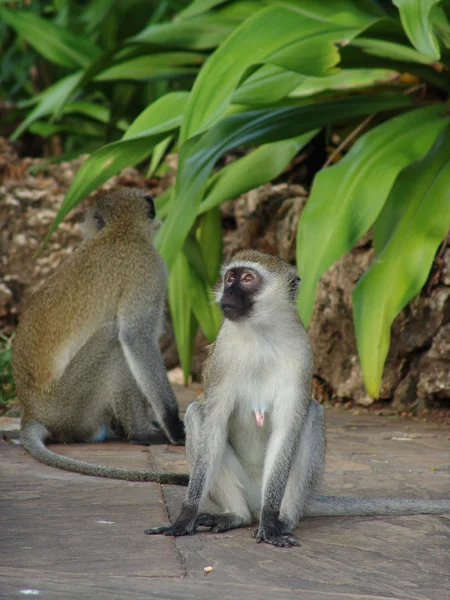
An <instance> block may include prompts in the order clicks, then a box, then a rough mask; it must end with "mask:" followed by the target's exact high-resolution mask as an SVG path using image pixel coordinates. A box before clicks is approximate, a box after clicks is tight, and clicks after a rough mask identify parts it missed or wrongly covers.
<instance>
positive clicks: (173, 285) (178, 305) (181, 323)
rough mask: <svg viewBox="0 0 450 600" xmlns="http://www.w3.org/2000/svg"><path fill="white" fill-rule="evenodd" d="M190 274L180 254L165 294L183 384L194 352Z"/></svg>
mask: <svg viewBox="0 0 450 600" xmlns="http://www.w3.org/2000/svg"><path fill="white" fill-rule="evenodd" d="M190 274H191V270H190V267H189V263H188V261H187V259H186V257H185V256H184V254H183V253H182V252H180V253H179V254H178V256H177V258H176V260H175V262H174V264H173V267H172V269H171V271H170V273H169V280H168V285H167V293H168V298H169V306H170V313H171V315H172V326H173V332H174V335H175V341H176V343H177V350H178V357H179V359H180V363H181V367H182V369H183V375H184V380H185V382H186V381H187V380H188V378H189V375H190V373H191V365H192V356H193V350H194V347H193V342H194V340H193V337H194V336H192V330H193V321H194V316H193V313H192V310H191V305H190V300H189V293H188V286H189V278H190Z"/></svg>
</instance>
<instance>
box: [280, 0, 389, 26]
mask: <svg viewBox="0 0 450 600" xmlns="http://www.w3.org/2000/svg"><path fill="white" fill-rule="evenodd" d="M273 3H274V4H281V5H282V6H289V8H290V9H291V10H295V11H296V12H297V13H299V14H300V15H303V16H305V17H312V18H314V19H317V20H318V21H322V23H334V24H338V25H342V26H343V27H357V28H359V27H363V28H364V27H367V26H368V25H371V24H372V23H373V18H374V17H376V18H379V17H383V16H384V15H385V13H384V12H383V10H382V9H381V8H379V7H378V6H377V5H376V4H375V2H364V1H363V2H358V1H357V2H355V0H320V2H317V0H275V2H273Z"/></svg>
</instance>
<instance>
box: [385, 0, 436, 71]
mask: <svg viewBox="0 0 450 600" xmlns="http://www.w3.org/2000/svg"><path fill="white" fill-rule="evenodd" d="M392 1H393V3H394V4H395V6H397V8H398V10H399V11H400V19H401V21H402V25H403V28H404V30H405V32H406V35H407V36H408V37H409V40H410V42H411V44H412V45H413V46H414V47H415V48H417V50H418V51H419V52H420V53H421V54H424V55H425V56H427V57H428V58H429V60H430V61H437V60H439V58H440V56H441V52H440V49H439V42H438V40H437V37H436V36H435V34H434V32H433V26H432V19H431V14H432V12H433V8H434V7H435V5H436V4H438V3H439V2H440V1H441V0H392Z"/></svg>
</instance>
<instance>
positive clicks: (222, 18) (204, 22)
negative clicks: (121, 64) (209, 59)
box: [127, 2, 260, 50]
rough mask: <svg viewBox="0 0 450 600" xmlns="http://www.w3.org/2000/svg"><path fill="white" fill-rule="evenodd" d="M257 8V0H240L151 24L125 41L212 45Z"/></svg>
mask: <svg viewBox="0 0 450 600" xmlns="http://www.w3.org/2000/svg"><path fill="white" fill-rule="evenodd" d="M258 8H260V5H259V3H258V2H239V3H237V4H232V5H230V6H225V7H224V8H223V9H220V10H218V11H214V12H211V13H206V14H202V15H198V16H195V17H193V18H190V19H183V20H175V21H173V22H172V23H162V24H160V25H150V26H149V27H146V28H145V29H143V30H142V31H141V32H140V33H138V34H137V35H136V36H134V37H132V38H130V39H129V40H127V42H128V43H145V44H161V45H164V46H171V47H174V46H175V47H177V46H178V47H180V48H184V49H189V50H207V49H208V48H215V47H216V46H218V45H219V44H220V43H221V42H222V41H223V40H224V39H225V38H226V37H227V36H228V35H230V33H231V32H232V31H233V30H234V29H235V28H236V27H237V26H238V25H239V24H240V23H242V21H243V20H244V19H246V18H247V17H248V16H249V15H251V14H252V13H253V12H254V11H256V10H258Z"/></svg>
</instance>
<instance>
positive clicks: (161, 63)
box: [94, 52, 205, 81]
mask: <svg viewBox="0 0 450 600" xmlns="http://www.w3.org/2000/svg"><path fill="white" fill-rule="evenodd" d="M204 58H205V57H204V56H203V54H198V53H193V52H162V53H160V54H150V55H148V56H138V57H136V58H131V59H129V60H125V61H123V62H121V63H118V64H116V65H112V66H111V67H109V68H107V69H105V70H104V71H102V72H101V73H99V74H98V75H96V76H95V77H94V81H114V80H118V79H127V80H128V79H130V80H136V81H148V80H151V79H161V78H166V77H179V76H181V75H189V74H193V73H196V72H197V70H198V67H200V65H201V64H202V63H203V60H204ZM185 65H195V68H194V67H186V66H185Z"/></svg>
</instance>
